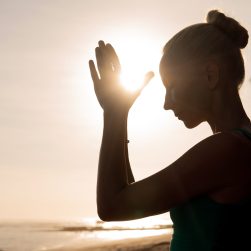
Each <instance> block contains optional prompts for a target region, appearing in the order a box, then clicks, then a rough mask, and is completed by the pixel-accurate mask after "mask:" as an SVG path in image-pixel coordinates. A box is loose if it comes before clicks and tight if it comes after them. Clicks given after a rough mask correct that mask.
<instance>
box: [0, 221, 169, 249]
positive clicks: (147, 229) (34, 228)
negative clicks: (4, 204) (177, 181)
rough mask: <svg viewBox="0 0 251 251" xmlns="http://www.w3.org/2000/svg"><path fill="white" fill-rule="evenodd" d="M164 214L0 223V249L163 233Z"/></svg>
mask: <svg viewBox="0 0 251 251" xmlns="http://www.w3.org/2000/svg"><path fill="white" fill-rule="evenodd" d="M170 225H171V221H170V219H168V218H167V217H165V218H161V217H159V218H156V217H155V218H154V217H148V218H146V219H143V220H135V221H128V222H102V221H100V220H99V219H97V218H86V219H79V220H77V221H76V220H74V221H58V222H52V221H50V222H45V221H43V222H41V221H32V222H31V221H25V222H2V223H0V251H46V250H49V249H52V248H61V247H65V246H68V245H75V244H81V245H82V246H84V245H86V246H88V245H93V244H94V243H95V244H101V243H102V242H107V241H111V240H119V239H125V238H139V237H145V236H153V235H160V234H164V233H167V229H168V228H170Z"/></svg>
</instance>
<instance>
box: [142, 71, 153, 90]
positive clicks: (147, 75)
mask: <svg viewBox="0 0 251 251" xmlns="http://www.w3.org/2000/svg"><path fill="white" fill-rule="evenodd" d="M153 77H154V72H152V71H149V72H147V73H146V75H145V78H144V81H143V85H142V87H141V88H140V89H141V90H142V89H144V88H145V86H147V85H148V84H149V82H150V81H151V79H152V78H153Z"/></svg>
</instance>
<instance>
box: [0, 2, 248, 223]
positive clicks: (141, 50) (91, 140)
mask: <svg viewBox="0 0 251 251" xmlns="http://www.w3.org/2000/svg"><path fill="white" fill-rule="evenodd" d="M212 8H217V9H220V10H222V11H224V12H225V13H226V14H229V15H231V16H233V17H234V18H236V19H237V20H238V21H239V22H240V23H241V24H243V25H244V27H246V28H247V29H248V30H249V31H251V15H250V10H251V2H250V1H248V0H246V1H244V0H242V1H234V0H226V1H213V0H208V1H201V0H191V1H185V0H183V1H168V0H149V1H147V0H145V1H141V0H127V1H120V0H107V1H97V0H81V1H80V0H16V1H14V0H6V1H4V0H0V219H1V220H9V219H62V218H78V217H87V216H96V204H95V195H96V194H95V187H96V173H97V163H98V153H99V146H100V141H101V135H102V111H101V108H100V107H99V105H98V103H97V101H96V97H95V94H94V91H93V87H92V82H91V79H90V76H89V69H88V60H89V59H90V58H94V49H95V46H96V45H97V42H98V40H99V39H104V40H105V41H109V42H111V43H112V44H113V45H114V47H115V48H117V50H118V54H119V55H120V56H121V61H122V63H123V60H124V62H125V63H124V66H125V67H126V65H131V66H133V67H134V68H136V67H137V65H138V67H139V68H140V67H141V68H140V69H141V71H142V72H143V71H147V70H149V69H153V70H154V71H155V72H156V74H157V75H158V62H159V59H160V56H161V49H162V47H163V46H164V44H165V43H166V42H167V40H168V39H169V38H171V36H172V35H174V34H175V33H176V32H177V31H179V30H180V29H181V28H183V27H185V26H188V25H190V24H193V23H198V22H203V21H204V20H205V16H206V14H207V12H208V11H209V10H210V9H212ZM243 53H244V57H245V63H246V81H245V83H244V86H243V88H242V90H241V97H242V99H243V102H244V105H245V107H246V109H247V111H248V114H249V115H251V105H250V104H251V103H250V102H251V101H250V100H251V86H250V81H249V79H250V60H251V57H250V46H249V45H248V46H247V48H246V49H244V51H243ZM130 62H131V63H130ZM122 66H123V65H122ZM163 101H164V88H163V87H162V86H161V82H160V79H159V77H158V76H157V77H156V78H155V80H154V81H153V82H152V83H151V84H150V85H149V86H148V87H147V88H146V90H145V91H144V92H143V93H142V96H141V97H140V98H139V99H138V100H137V102H136V104H135V105H134V107H133V109H132V111H131V113H130V118H129V139H130V141H131V143H130V145H129V146H130V159H131V165H132V168H133V171H134V174H135V177H136V179H137V180H139V179H142V178H144V177H146V176H148V175H150V174H152V173H154V172H157V171H159V170H160V169H162V168H164V167H165V166H167V165H168V164H170V163H171V162H172V161H174V160H175V159H176V158H177V157H178V156H180V155H181V154H182V153H184V152H185V151H186V150H187V149H188V148H189V147H190V146H192V145H193V144H195V143H197V142H198V141H199V140H201V139H203V138H204V137H206V136H208V135H210V133H211V132H210V130H209V127H208V125H206V124H202V125H200V126H199V127H197V128H196V129H193V130H188V129H186V128H185V127H184V126H183V123H182V122H180V121H178V120H177V119H176V118H175V117H174V116H173V113H172V112H170V111H169V112H166V111H164V110H163V108H162V107H163Z"/></svg>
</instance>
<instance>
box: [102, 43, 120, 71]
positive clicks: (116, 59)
mask: <svg viewBox="0 0 251 251" xmlns="http://www.w3.org/2000/svg"><path fill="white" fill-rule="evenodd" d="M106 47H107V49H108V52H109V54H110V57H111V60H112V65H113V67H114V71H115V72H116V73H120V71H121V66H120V62H119V57H118V55H117V53H116V52H115V50H114V48H113V46H112V45H111V44H107V45H106Z"/></svg>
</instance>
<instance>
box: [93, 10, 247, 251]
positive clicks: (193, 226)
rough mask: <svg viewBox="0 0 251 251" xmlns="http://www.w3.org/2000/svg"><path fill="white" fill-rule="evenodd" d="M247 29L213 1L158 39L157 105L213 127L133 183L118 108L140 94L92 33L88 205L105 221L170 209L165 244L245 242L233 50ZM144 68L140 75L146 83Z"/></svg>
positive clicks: (193, 246)
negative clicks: (96, 117) (129, 88)
mask: <svg viewBox="0 0 251 251" xmlns="http://www.w3.org/2000/svg"><path fill="white" fill-rule="evenodd" d="M247 42H248V33H247V31H246V30H245V29H244V28H243V27H242V26H241V25H240V24H239V23H238V22H237V21H235V20H234V19H232V18H229V17H226V16H225V15H224V14H223V13H220V12H218V11H216V10H213V11H210V12H209V13H208V16H207V23H199V24H195V25H192V26H189V27H187V28H185V29H183V30H181V31H180V32H179V33H177V34H176V35H175V36H174V37H173V38H172V39H171V40H170V41H169V42H168V43H167V44H166V45H165V47H164V50H163V56H162V59H161V61H160V74H161V78H162V81H163V84H164V86H165V88H166V97H165V103H164V109H165V110H173V112H174V114H175V116H177V117H178V118H179V119H180V120H182V121H183V122H184V124H185V126H186V127H187V128H194V127H196V126H197V125H199V124H200V123H201V122H204V121H206V122H208V123H209V125H210V127H211V129H212V132H213V135H212V136H210V137H208V138H206V139H204V140H203V141H201V142H199V143H198V144H197V145H195V146H194V147H192V148H191V149H190V150H189V151H187V152H186V153H185V154H184V155H182V156H181V157H180V158H179V159H178V160H176V161H175V162H174V163H172V164H171V165H170V166H168V167H166V168H164V169H163V170H161V171H160V172H158V173H156V174H154V175H152V176H150V177H148V178H146V179H143V180H140V181H137V182H135V181H134V178H133V174H132V171H131V168H130V164H129V160H128V150H127V143H128V140H127V116H128V112H129V110H130V108H131V106H132V105H133V103H134V101H135V99H136V98H137V97H138V95H139V94H140V91H138V92H137V93H134V94H131V93H128V92H126V90H124V89H123V87H121V85H119V84H118V82H119V80H118V76H119V72H120V64H119V59H118V57H117V55H116V53H115V51H114V49H113V48H112V46H111V45H110V44H105V43H104V42H103V41H100V42H99V46H98V47H97V48H96V59H97V67H98V71H99V76H100V77H99V76H98V73H97V70H96V68H95V65H94V62H93V61H90V62H89V64H90V71H91V75H92V79H93V82H94V88H95V92H96V95H97V98H98V101H99V103H100V105H101V106H102V108H103V110H104V130H103V138H102V145H101V150H100V158H99V167H98V183H97V208H98V214H99V216H100V218H101V219H103V220H104V221H120V220H132V219H137V218H142V217H147V216H150V215H156V214H161V213H164V212H168V211H170V215H171V218H172V220H173V223H174V234H173V238H172V242H171V250H172V251H187V250H192V251H197V250H201V251H205V250H244V249H245V250H251V245H250V244H249V246H247V244H248V240H249V235H250V233H251V231H250V230H249V227H250V223H251V220H250V216H249V214H250V213H251V210H250V209H251V166H250V163H251V123H250V120H249V118H248V116H247V115H246V113H245V111H244V108H243V106H242V103H241V100H240V97H239V93H238V90H239V88H240V85H241V84H242V82H243V80H244V73H245V70H244V62H243V58H242V55H241V51H240V49H242V48H244V47H245V46H246V45H247ZM152 77H153V74H152V73H148V74H147V75H146V79H145V84H147V83H148V82H149V80H150V79H151V78H152Z"/></svg>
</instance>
